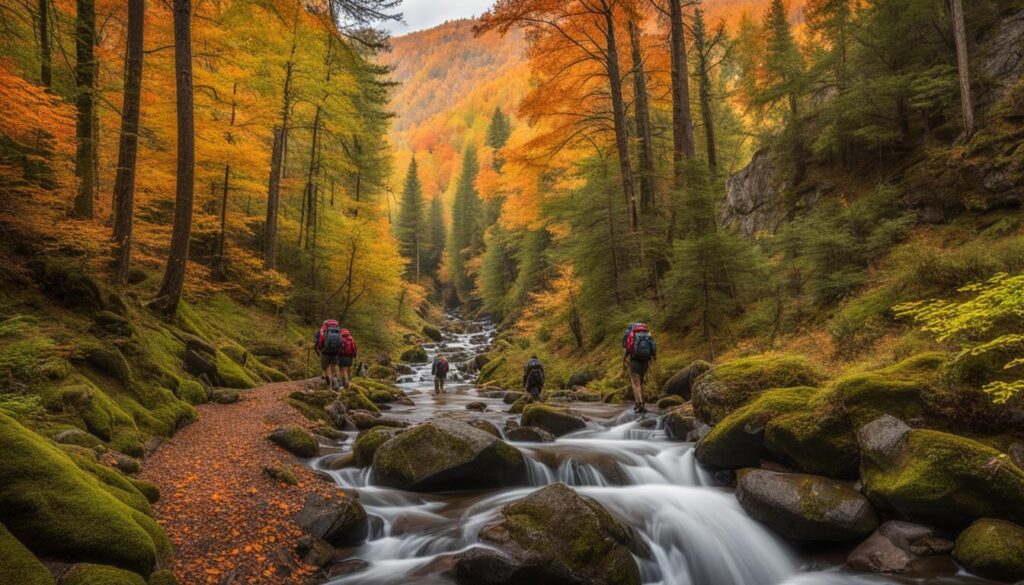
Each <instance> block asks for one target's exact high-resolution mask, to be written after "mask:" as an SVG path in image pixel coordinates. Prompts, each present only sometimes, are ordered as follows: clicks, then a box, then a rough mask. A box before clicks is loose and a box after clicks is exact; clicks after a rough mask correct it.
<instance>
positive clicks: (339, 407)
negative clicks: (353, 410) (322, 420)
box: [324, 400, 352, 430]
mask: <svg viewBox="0 0 1024 585" xmlns="http://www.w3.org/2000/svg"><path fill="white" fill-rule="evenodd" d="M324 412H325V413H327V418H329V419H330V420H331V424H332V425H334V428H336V429H339V430H342V429H345V427H347V426H348V425H349V424H351V423H352V420H351V419H349V418H348V409H347V408H345V405H344V404H342V403H341V401H340V400H335V401H333V402H331V403H330V404H328V405H327V406H326V407H324Z"/></svg>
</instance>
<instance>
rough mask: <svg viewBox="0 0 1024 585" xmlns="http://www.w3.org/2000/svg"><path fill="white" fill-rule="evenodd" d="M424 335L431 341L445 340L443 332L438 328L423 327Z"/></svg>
mask: <svg viewBox="0 0 1024 585" xmlns="http://www.w3.org/2000/svg"><path fill="white" fill-rule="evenodd" d="M423 335H424V337H426V338H427V339H429V340H431V341H441V340H442V339H443V337H442V336H441V331H440V330H439V329H438V328H437V327H433V326H431V325H424V326H423Z"/></svg>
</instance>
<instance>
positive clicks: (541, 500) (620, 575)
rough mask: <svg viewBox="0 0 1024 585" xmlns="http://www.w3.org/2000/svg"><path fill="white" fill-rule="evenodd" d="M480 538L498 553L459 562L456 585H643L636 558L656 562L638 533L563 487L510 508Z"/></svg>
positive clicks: (474, 555)
mask: <svg viewBox="0 0 1024 585" xmlns="http://www.w3.org/2000/svg"><path fill="white" fill-rule="evenodd" d="M480 538H481V540H483V541H485V542H488V543H490V544H492V545H494V546H495V547H496V548H497V549H498V551H490V552H484V551H480V552H476V553H472V554H469V555H465V556H463V557H462V558H460V559H458V560H457V561H456V565H455V568H454V570H453V573H454V577H455V580H456V582H458V583H505V584H512V583H516V584H521V583H538V584H539V583H544V584H550V585H639V584H640V582H641V580H640V571H639V569H638V567H637V564H636V561H635V560H634V558H633V554H637V555H638V556H641V557H649V556H650V552H649V551H648V550H646V548H645V547H644V545H643V543H642V541H641V540H640V538H639V537H638V536H637V534H636V533H635V532H634V531H633V530H632V529H630V528H629V527H627V526H625V525H624V524H622V523H621V522H619V521H618V520H616V519H615V518H614V517H613V516H612V515H611V514H609V513H608V511H607V510H605V509H604V508H602V507H601V505H600V504H598V503H597V502H595V501H594V500H592V499H591V498H588V497H585V496H580V495H579V494H577V493H576V491H575V490H573V489H572V488H570V487H568V486H567V485H565V484H562V483H556V484H552V485H549V486H546V487H543V488H541V489H539V490H537V491H534V492H533V493H531V494H530V495H528V496H526V497H525V498H523V499H521V500H517V501H515V502H512V503H511V504H508V505H506V506H505V507H504V508H502V509H501V512H500V514H499V517H498V520H497V521H495V522H494V523H492V524H489V525H487V526H485V527H484V528H483V529H482V530H481V531H480ZM477 550H478V551H479V550H480V549H477ZM467 552H469V551H467Z"/></svg>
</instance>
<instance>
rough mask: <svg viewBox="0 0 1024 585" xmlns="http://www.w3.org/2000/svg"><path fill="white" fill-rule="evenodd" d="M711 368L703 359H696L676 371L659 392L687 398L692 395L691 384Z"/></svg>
mask: <svg viewBox="0 0 1024 585" xmlns="http://www.w3.org/2000/svg"><path fill="white" fill-rule="evenodd" d="M710 369H711V364H709V363H707V362H706V361H704V360H697V361H695V362H693V363H692V364H690V365H688V366H686V367H685V368H683V369H681V370H679V371H678V372H676V373H675V374H674V375H673V376H672V377H671V378H669V379H668V381H666V382H665V385H664V386H662V388H661V393H662V394H666V395H669V396H679V397H681V398H682V399H683V400H689V399H690V397H691V396H692V395H693V384H694V382H696V380H697V378H699V377H700V376H701V375H702V374H704V373H705V372H707V371H708V370H710Z"/></svg>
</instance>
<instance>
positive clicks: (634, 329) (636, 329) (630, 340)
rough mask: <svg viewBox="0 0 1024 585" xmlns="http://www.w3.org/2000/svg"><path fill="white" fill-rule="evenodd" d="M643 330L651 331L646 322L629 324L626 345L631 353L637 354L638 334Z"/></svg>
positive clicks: (627, 350) (645, 331)
mask: <svg viewBox="0 0 1024 585" xmlns="http://www.w3.org/2000/svg"><path fill="white" fill-rule="evenodd" d="M641 331H642V332H644V333H649V332H650V330H649V329H648V328H647V325H645V324H644V323H633V324H632V325H630V326H629V329H627V330H626V340H625V341H626V343H625V345H626V352H627V353H629V355H636V347H635V342H636V334H637V333H640V332H641Z"/></svg>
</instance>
